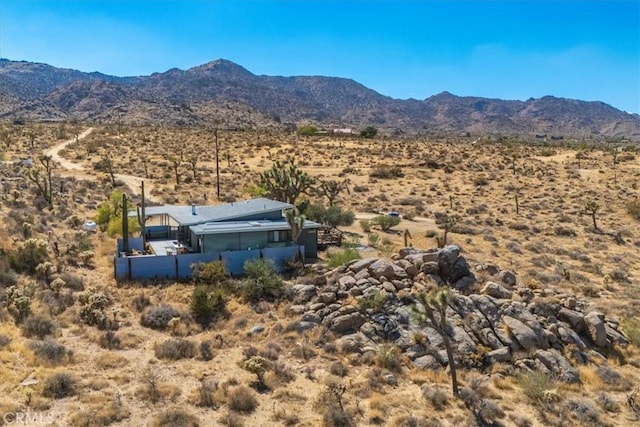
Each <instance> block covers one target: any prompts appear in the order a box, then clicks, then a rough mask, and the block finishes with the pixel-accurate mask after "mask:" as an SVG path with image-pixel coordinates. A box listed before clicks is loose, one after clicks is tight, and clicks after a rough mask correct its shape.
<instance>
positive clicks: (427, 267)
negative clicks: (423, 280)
mask: <svg viewBox="0 0 640 427" xmlns="http://www.w3.org/2000/svg"><path fill="white" fill-rule="evenodd" d="M420 271H421V272H422V273H424V274H438V273H440V267H438V263H437V262H425V263H424V264H422V266H421V267H420Z"/></svg>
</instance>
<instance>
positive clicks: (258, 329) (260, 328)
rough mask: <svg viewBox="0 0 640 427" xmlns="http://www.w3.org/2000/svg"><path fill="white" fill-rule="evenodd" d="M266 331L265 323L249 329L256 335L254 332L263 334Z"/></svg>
mask: <svg viewBox="0 0 640 427" xmlns="http://www.w3.org/2000/svg"><path fill="white" fill-rule="evenodd" d="M263 332H264V325H256V326H254V327H253V328H251V329H250V330H249V333H250V334H252V335H254V334H261V333H263Z"/></svg>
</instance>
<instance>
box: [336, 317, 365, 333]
mask: <svg viewBox="0 0 640 427" xmlns="http://www.w3.org/2000/svg"><path fill="white" fill-rule="evenodd" d="M365 320H366V319H365V318H364V317H363V316H362V314H360V313H350V314H343V315H340V316H337V317H335V318H333V319H332V320H331V322H330V325H329V329H330V330H331V331H332V332H334V333H336V334H340V335H344V334H347V333H350V332H356V331H358V329H360V326H362V325H363V324H364V322H365Z"/></svg>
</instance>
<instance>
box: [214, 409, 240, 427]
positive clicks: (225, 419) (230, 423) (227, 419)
mask: <svg viewBox="0 0 640 427" xmlns="http://www.w3.org/2000/svg"><path fill="white" fill-rule="evenodd" d="M218 422H219V423H220V424H221V425H223V426H227V427H244V421H242V418H241V417H240V415H238V414H236V413H235V412H227V413H226V414H224V415H223V416H221V417H220V418H219V419H218Z"/></svg>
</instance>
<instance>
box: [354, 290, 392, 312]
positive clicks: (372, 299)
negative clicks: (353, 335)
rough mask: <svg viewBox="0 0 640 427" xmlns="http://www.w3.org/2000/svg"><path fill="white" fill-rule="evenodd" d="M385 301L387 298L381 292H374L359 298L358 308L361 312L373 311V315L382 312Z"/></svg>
mask: <svg viewBox="0 0 640 427" xmlns="http://www.w3.org/2000/svg"><path fill="white" fill-rule="evenodd" d="M386 300H387V297H386V296H385V295H384V294H383V293H382V292H380V291H378V290H376V291H374V292H372V293H370V294H368V295H365V296H363V297H362V298H360V299H359V300H358V307H359V308H360V310H362V311H366V310H373V312H374V313H379V312H381V311H382V308H383V307H384V303H385V302H386Z"/></svg>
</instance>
